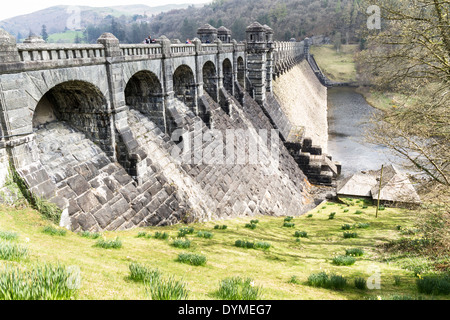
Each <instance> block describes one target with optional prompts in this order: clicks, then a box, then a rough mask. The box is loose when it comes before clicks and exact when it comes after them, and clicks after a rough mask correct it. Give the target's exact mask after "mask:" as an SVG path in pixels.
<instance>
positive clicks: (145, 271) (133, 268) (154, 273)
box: [129, 262, 161, 282]
mask: <svg viewBox="0 0 450 320" xmlns="http://www.w3.org/2000/svg"><path fill="white" fill-rule="evenodd" d="M129 269H130V279H131V280H133V281H138V282H152V281H154V280H155V279H156V278H159V277H160V276H161V272H160V271H159V270H158V269H157V268H155V269H152V268H150V267H148V266H146V265H143V264H140V263H137V262H132V263H130V265H129Z"/></svg>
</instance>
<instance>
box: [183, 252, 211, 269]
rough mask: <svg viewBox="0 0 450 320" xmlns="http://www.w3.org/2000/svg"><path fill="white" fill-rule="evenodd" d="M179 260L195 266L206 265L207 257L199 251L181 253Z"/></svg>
mask: <svg viewBox="0 0 450 320" xmlns="http://www.w3.org/2000/svg"><path fill="white" fill-rule="evenodd" d="M177 261H179V262H181V263H187V264H190V265H193V266H204V265H205V264H206V257H205V256H204V255H202V254H197V253H180V254H179V255H178V259H177Z"/></svg>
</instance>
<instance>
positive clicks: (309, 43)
mask: <svg viewBox="0 0 450 320" xmlns="http://www.w3.org/2000/svg"><path fill="white" fill-rule="evenodd" d="M304 43H305V46H304V48H303V54H304V55H305V59H306V60H307V61H309V57H310V53H309V48H310V46H311V41H310V39H309V38H305V40H304Z"/></svg>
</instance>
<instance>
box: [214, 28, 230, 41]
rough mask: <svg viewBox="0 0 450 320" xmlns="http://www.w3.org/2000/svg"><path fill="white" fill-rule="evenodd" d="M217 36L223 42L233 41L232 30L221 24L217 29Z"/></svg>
mask: <svg viewBox="0 0 450 320" xmlns="http://www.w3.org/2000/svg"><path fill="white" fill-rule="evenodd" d="M217 36H218V37H219V39H220V40H221V41H222V42H223V43H231V30H229V29H227V28H225V27H224V26H221V27H220V28H219V29H217Z"/></svg>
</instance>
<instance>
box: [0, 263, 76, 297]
mask: <svg viewBox="0 0 450 320" xmlns="http://www.w3.org/2000/svg"><path fill="white" fill-rule="evenodd" d="M79 280H80V279H79V274H77V273H76V272H75V271H74V270H69V269H68V268H65V267H64V266H62V265H59V264H57V265H51V264H44V265H37V266H35V267H33V268H32V269H31V270H22V269H21V268H19V267H12V266H9V265H7V266H6V267H5V268H4V269H3V270H2V271H1V272H0V300H69V299H72V298H74V297H75V296H76V293H77V290H78V283H77V282H78V281H79Z"/></svg>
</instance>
